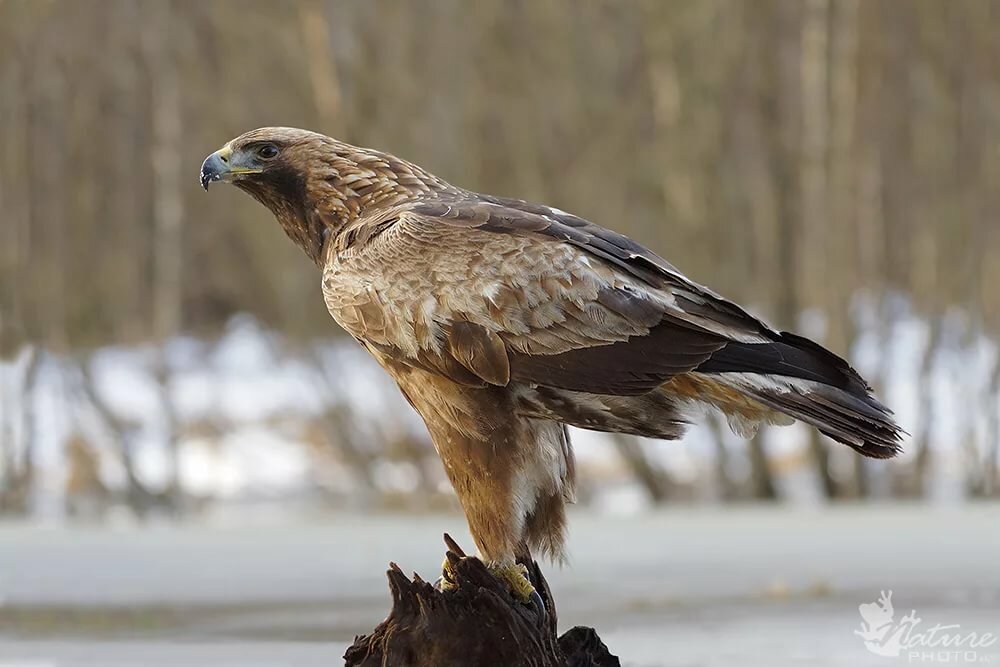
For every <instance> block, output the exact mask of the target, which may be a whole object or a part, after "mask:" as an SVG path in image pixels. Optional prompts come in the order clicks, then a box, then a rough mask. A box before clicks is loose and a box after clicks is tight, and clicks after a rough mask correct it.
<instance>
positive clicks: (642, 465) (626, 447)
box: [609, 433, 672, 505]
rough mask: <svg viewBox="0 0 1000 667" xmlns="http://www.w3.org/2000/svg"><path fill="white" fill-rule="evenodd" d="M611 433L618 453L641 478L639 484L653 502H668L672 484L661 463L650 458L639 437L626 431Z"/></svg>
mask: <svg viewBox="0 0 1000 667" xmlns="http://www.w3.org/2000/svg"><path fill="white" fill-rule="evenodd" d="M609 435H610V436H611V440H612V442H614V443H615V449H617V450H618V454H619V455H620V456H621V457H622V460H624V461H625V464H626V465H627V466H628V468H629V470H631V471H632V474H633V475H635V478H636V479H637V480H639V484H641V485H642V488H643V489H644V490H645V491H646V495H648V496H649V499H650V500H651V501H652V502H653V504H654V505H661V504H663V503H665V502H667V500H668V499H669V498H670V492H671V486H672V485H671V482H670V476H669V475H667V472H666V471H665V470H664V469H663V467H662V466H660V464H659V463H657V462H656V461H655V460H653V459H652V458H650V456H649V454H647V453H646V451H645V450H644V449H643V447H642V443H641V442H640V441H639V439H638V438H636V437H635V436H633V435H626V434H624V433H611V434H609Z"/></svg>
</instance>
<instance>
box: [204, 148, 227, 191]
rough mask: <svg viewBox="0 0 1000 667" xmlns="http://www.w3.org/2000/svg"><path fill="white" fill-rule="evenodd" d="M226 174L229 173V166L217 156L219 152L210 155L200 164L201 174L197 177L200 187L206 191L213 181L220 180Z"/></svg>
mask: <svg viewBox="0 0 1000 667" xmlns="http://www.w3.org/2000/svg"><path fill="white" fill-rule="evenodd" d="M227 173H229V165H228V164H227V163H226V161H225V160H223V159H222V156H220V155H219V151H216V152H214V153H212V154H211V155H209V156H208V157H207V158H205V161H204V162H202V163H201V174H200V177H199V182H200V183H201V187H203V188H205V189H206V190H208V186H209V185H211V184H212V183H214V182H215V181H219V180H222V177H223V176H224V175H226V174H227Z"/></svg>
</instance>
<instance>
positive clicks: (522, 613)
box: [344, 535, 620, 667]
mask: <svg viewBox="0 0 1000 667" xmlns="http://www.w3.org/2000/svg"><path fill="white" fill-rule="evenodd" d="M445 543H446V544H447V545H448V551H447V554H446V557H447V558H448V561H449V562H450V563H451V568H452V572H453V574H454V578H455V583H456V584H457V587H456V588H453V589H450V590H446V591H440V590H438V589H437V588H435V587H434V586H432V585H431V584H429V583H427V582H426V581H424V580H423V579H421V578H420V577H419V576H418V575H417V574H415V573H414V575H413V579H412V580H411V579H409V578H407V576H406V575H405V574H403V572H402V570H400V569H399V567H398V566H397V565H396V564H395V563H390V565H389V571H388V572H387V573H386V574H387V576H388V578H389V592H390V593H391V594H392V611H390V612H389V616H388V617H386V619H385V620H384V621H382V622H381V623H379V624H378V626H377V627H376V628H375V629H374V630H373V631H372V633H371V634H369V635H364V636H361V637H357V638H355V640H354V644H353V645H352V646H351V647H350V648H349V649H347V652H346V653H345V654H344V663H345V665H346V666H347V667H354V666H355V665H356V666H358V667H374V666H375V665H391V666H392V667H450V666H452V665H456V666H457V665H462V666H468V665H482V666H485V667H489V666H491V665H498V666H499V665H504V666H507V665H510V666H524V667H619V665H620V663H619V661H618V658H616V657H615V656H613V655H611V653H610V652H609V651H608V648H607V647H606V646H605V645H604V643H603V642H601V640H600V638H599V637H598V636H597V633H596V632H595V631H594V629H593V628H586V627H581V626H577V627H575V628H572V629H570V630H569V631H567V632H566V633H565V634H563V636H562V637H559V638H558V639H557V638H556V625H557V623H556V621H557V619H556V607H555V603H554V602H553V600H552V592H551V591H550V590H549V586H548V583H546V581H545V578H544V577H543V576H542V572H541V570H540V569H539V567H538V563H535V562H531V563H524V565H525V566H526V567H527V568H528V574H529V577H530V578H531V583H532V584H533V585H534V586H535V590H537V591H538V594H539V595H540V596H541V599H542V603H543V605H544V608H545V609H544V611H542V610H541V609H536V608H533V607H531V606H528V605H524V604H522V603H520V602H518V601H517V600H515V599H514V598H513V596H512V595H511V593H510V591H509V589H508V586H507V584H506V583H504V582H502V581H500V580H498V579H497V578H496V577H494V576H493V575H492V574H490V572H489V571H488V570H487V569H486V566H485V565H483V563H482V561H480V560H479V559H478V558H467V557H466V556H465V554H464V553H463V552H462V550H461V548H459V547H458V545H457V544H455V542H454V541H453V540H452V539H451V538H450V537H448V536H447V535H445Z"/></svg>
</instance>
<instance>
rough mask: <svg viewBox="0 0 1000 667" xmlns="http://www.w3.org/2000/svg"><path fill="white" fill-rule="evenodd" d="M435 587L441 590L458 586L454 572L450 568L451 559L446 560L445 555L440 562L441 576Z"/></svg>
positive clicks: (448, 589) (449, 589) (453, 588)
mask: <svg viewBox="0 0 1000 667" xmlns="http://www.w3.org/2000/svg"><path fill="white" fill-rule="evenodd" d="M437 587H438V590H439V591H442V592H443V591H452V590H455V589H456V588H458V584H457V583H456V582H455V573H454V572H453V571H452V569H451V561H449V560H448V558H447V556H446V557H445V559H444V562H443V563H441V578H440V579H438V582H437Z"/></svg>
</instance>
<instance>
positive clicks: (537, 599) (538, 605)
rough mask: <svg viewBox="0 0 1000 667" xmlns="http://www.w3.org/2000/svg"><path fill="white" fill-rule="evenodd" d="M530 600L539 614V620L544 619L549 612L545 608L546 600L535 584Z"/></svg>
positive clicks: (537, 614)
mask: <svg viewBox="0 0 1000 667" xmlns="http://www.w3.org/2000/svg"><path fill="white" fill-rule="evenodd" d="M529 602H530V603H531V606H532V607H533V608H534V610H535V616H537V617H538V619H539V620H541V619H544V618H545V617H546V616H547V615H548V613H549V612H548V611H547V610H546V609H545V602H544V601H543V600H542V596H541V595H539V594H538V591H537V590H535V588H534V586H532V588H531V599H530V600H529Z"/></svg>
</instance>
